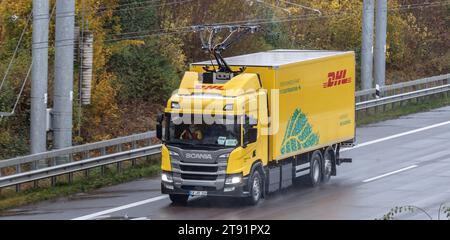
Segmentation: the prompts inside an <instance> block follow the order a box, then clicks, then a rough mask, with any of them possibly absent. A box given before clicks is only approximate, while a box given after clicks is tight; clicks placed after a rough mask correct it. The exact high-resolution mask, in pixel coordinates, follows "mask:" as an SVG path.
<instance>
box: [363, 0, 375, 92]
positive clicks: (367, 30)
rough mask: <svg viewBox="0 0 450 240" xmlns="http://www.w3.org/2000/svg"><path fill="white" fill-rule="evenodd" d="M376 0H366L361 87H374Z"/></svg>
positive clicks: (364, 6) (364, 7)
mask: <svg viewBox="0 0 450 240" xmlns="http://www.w3.org/2000/svg"><path fill="white" fill-rule="evenodd" d="M374 15H375V0H364V2H363V17H362V18H363V22H362V47H361V55H362V56H361V87H362V89H363V90H364V89H370V88H372V87H373V32H374V30H373V28H374V18H375V16H374Z"/></svg>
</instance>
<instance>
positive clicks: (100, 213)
mask: <svg viewBox="0 0 450 240" xmlns="http://www.w3.org/2000/svg"><path fill="white" fill-rule="evenodd" d="M448 124H450V121H447V122H443V123H438V124H435V125H431V126H428V127H424V128H419V129H416V130H412V131H408V132H404V133H399V134H396V135H392V136H389V137H385V138H380V139H377V140H373V141H369V142H365V143H361V144H358V145H356V146H354V147H353V148H346V149H342V150H341V152H345V151H350V150H353V149H356V148H360V147H365V146H368V145H372V144H375V143H379V142H384V141H387V140H391V139H394V138H399V137H403V136H407V135H410V134H414V133H418V132H422V131H426V130H429V129H433V128H437V127H441V126H444V125H448ZM415 167H418V166H417V165H413V166H409V167H407V168H403V169H400V170H397V171H394V172H390V173H386V174H383V175H381V176H378V177H374V178H370V179H367V180H364V181H363V182H371V181H374V180H376V179H379V178H382V177H386V176H389V175H392V174H395V173H399V172H403V171H406V170H409V169H412V168H415ZM166 198H168V196H167V195H161V196H158V197H154V198H150V199H147V200H143V201H140V202H135V203H130V204H127V205H124V206H120V207H116V208H112V209H109V210H105V211H101V212H98V213H93V214H89V215H86V216H81V217H78V218H74V219H72V220H89V219H92V218H95V217H98V216H102V215H105V214H109V213H113V212H118V211H121V210H124V209H128V208H133V207H137V206H141V205H144V204H147V203H152V202H156V201H159V200H163V199H166Z"/></svg>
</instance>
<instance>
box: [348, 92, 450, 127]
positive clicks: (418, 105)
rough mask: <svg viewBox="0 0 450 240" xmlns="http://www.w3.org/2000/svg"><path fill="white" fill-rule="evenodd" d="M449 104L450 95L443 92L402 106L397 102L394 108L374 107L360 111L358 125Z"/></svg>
mask: <svg viewBox="0 0 450 240" xmlns="http://www.w3.org/2000/svg"><path fill="white" fill-rule="evenodd" d="M449 105H450V97H449V96H447V95H446V94H441V95H440V96H432V97H427V98H426V99H422V100H420V101H419V102H408V103H404V104H403V105H401V106H399V104H396V106H395V107H394V108H392V106H391V107H388V109H386V111H378V112H375V111H374V109H372V110H371V111H370V112H369V113H368V114H365V113H359V114H358V118H357V121H356V125H357V126H358V127H360V126H364V125H368V124H372V123H376V122H382V121H386V120H391V119H396V118H399V117H401V116H405V115H409V114H413V113H419V112H426V111H430V110H432V109H436V108H440V107H445V106H449ZM380 108H382V107H379V109H380Z"/></svg>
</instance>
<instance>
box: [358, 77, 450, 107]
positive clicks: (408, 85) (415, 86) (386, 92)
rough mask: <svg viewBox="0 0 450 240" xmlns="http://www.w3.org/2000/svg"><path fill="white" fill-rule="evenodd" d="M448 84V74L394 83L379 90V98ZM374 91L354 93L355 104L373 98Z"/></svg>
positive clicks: (449, 80) (449, 79)
mask: <svg viewBox="0 0 450 240" xmlns="http://www.w3.org/2000/svg"><path fill="white" fill-rule="evenodd" d="M445 84H450V74H444V75H439V76H434V77H427V78H422V79H418V80H414V81H408V82H402V83H396V84H392V85H387V86H383V87H381V88H380V93H381V96H383V97H388V96H393V95H397V94H403V93H407V92H413V91H417V90H420V89H425V88H430V87H437V86H442V85H445ZM375 92H376V89H375V88H372V89H367V90H361V91H358V92H356V94H355V97H356V102H362V101H368V100H371V99H374V98H375Z"/></svg>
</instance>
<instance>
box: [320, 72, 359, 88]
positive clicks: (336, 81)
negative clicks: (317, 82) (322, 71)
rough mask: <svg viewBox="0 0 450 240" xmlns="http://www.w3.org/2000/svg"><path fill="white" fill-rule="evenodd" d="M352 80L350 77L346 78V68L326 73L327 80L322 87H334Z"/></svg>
mask: <svg viewBox="0 0 450 240" xmlns="http://www.w3.org/2000/svg"><path fill="white" fill-rule="evenodd" d="M351 82H352V78H351V77H349V78H347V70H340V71H336V72H330V73H328V81H327V82H325V83H324V84H323V87H324V88H330V87H335V86H339V85H344V84H348V83H351Z"/></svg>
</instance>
